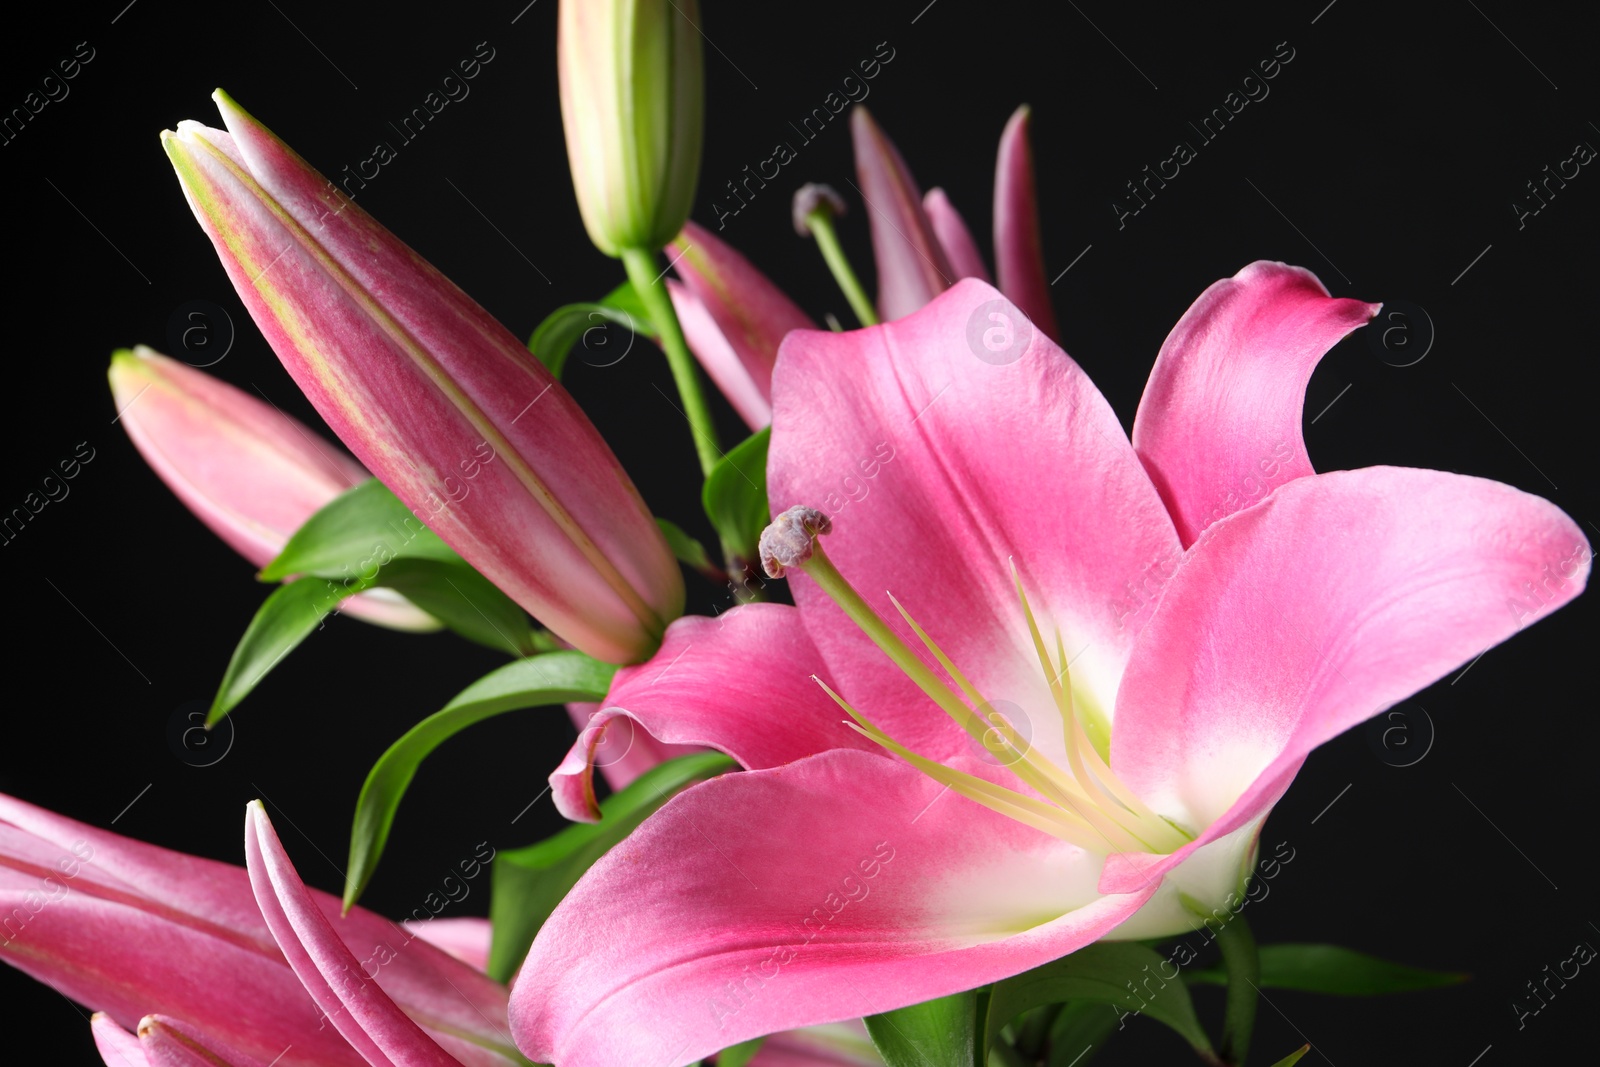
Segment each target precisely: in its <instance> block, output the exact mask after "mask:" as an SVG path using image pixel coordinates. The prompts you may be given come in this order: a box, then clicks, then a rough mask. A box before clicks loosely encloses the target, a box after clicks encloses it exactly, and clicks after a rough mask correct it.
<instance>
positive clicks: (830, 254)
mask: <svg viewBox="0 0 1600 1067" xmlns="http://www.w3.org/2000/svg"><path fill="white" fill-rule="evenodd" d="M806 225H807V226H809V227H810V228H811V236H813V237H815V238H816V239H817V247H818V248H819V249H821V250H822V258H823V261H824V262H826V263H827V264H828V270H830V271H832V272H833V280H834V281H836V282H838V283H839V288H840V289H841V290H843V292H844V298H845V299H846V300H848V301H850V309H851V310H852V311H854V312H855V313H856V318H857V319H858V320H860V322H861V325H863V326H876V325H878V312H877V310H876V309H875V308H874V307H873V306H872V301H871V300H869V299H867V292H866V290H865V289H863V288H861V280H860V279H859V278H857V277H856V272H855V271H854V270H853V269H852V268H851V266H850V260H849V259H847V258H845V254H844V249H843V248H841V247H840V246H839V235H838V234H837V233H835V232H834V229H833V215H832V214H831V213H830V212H829V209H828V208H827V207H826V206H823V207H819V208H817V210H815V211H813V212H812V213H811V214H809V215H807V216H806Z"/></svg>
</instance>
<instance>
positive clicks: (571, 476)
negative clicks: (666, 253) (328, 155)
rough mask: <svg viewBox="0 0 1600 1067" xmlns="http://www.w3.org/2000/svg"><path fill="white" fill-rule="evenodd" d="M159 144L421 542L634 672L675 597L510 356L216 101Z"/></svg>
mask: <svg viewBox="0 0 1600 1067" xmlns="http://www.w3.org/2000/svg"><path fill="white" fill-rule="evenodd" d="M217 101H218V105H219V107H220V108H221V109H222V112H223V117H224V121H225V122H226V123H227V124H228V127H229V130H230V131H231V135H230V134H229V133H223V132H222V131H218V130H210V129H207V128H206V127H203V126H200V125H198V124H196V123H190V122H185V123H180V125H179V130H178V132H177V133H175V134H174V133H169V134H166V135H164V137H163V140H164V142H165V145H166V148H167V152H168V155H169V156H170V157H171V159H172V161H173V165H174V167H175V168H176V170H177V171H178V174H179V177H180V178H181V180H182V182H183V186H184V192H185V195H186V196H188V198H189V201H190V204H191V206H192V207H193V208H194V210H195V215H196V217H197V218H198V219H199V221H200V223H201V225H202V226H203V227H204V228H205V229H206V232H207V233H208V234H209V235H210V236H211V238H212V241H213V243H214V244H215V245H216V247H217V251H218V254H219V255H220V257H221V259H222V261H223V265H224V267H226V269H227V270H228V273H229V276H230V277H231V279H232V280H233V283H234V286H235V288H236V289H237V290H238V292H239V294H240V297H241V298H242V299H243V300H244V302H245V304H246V306H247V307H248V308H249V309H250V313H251V315H252V317H253V318H254V319H255V320H256V323H257V324H258V325H259V326H260V327H261V329H262V331H263V332H264V333H265V334H266V336H267V339H268V341H269V342H270V343H271V344H272V346H273V349H274V351H275V352H276V353H277V354H278V357H279V358H280V359H281V360H282V361H283V363H284V366H285V367H286V368H287V369H288V371H289V373H290V375H291V377H293V378H294V379H295V382H296V384H298V385H299V386H300V388H301V389H302V390H303V391H304V392H305V393H306V396H307V397H308V398H309V399H310V400H311V402H312V404H313V406H315V407H316V409H317V411H318V412H319V413H320V414H321V415H322V416H323V418H324V419H325V420H327V422H328V424H329V426H331V427H332V428H333V430H334V432H335V433H337V434H338V435H339V437H340V438H341V439H342V440H343V441H344V442H345V443H346V444H347V445H349V446H350V448H351V449H352V450H353V451H354V452H355V453H356V455H357V456H358V457H359V458H360V459H361V460H362V462H363V463H365V464H366V466H367V467H368V469H370V470H371V471H373V473H374V474H376V475H377V476H378V477H379V478H381V479H382V480H383V481H384V484H386V485H388V486H389V487H390V488H391V489H393V490H394V491H395V493H396V494H397V495H398V496H399V497H400V498H401V499H402V500H404V501H405V502H406V504H407V505H408V506H409V507H411V508H412V510H413V511H415V512H417V514H418V515H419V517H421V518H422V519H423V521H425V522H426V523H427V524H428V525H429V526H430V527H432V528H433V529H434V530H435V531H436V532H437V533H438V534H439V535H440V536H441V537H443V538H444V539H445V541H446V542H448V543H449V544H450V545H451V546H452V547H453V548H455V549H456V550H457V551H458V552H460V553H461V555H462V556H463V557H465V558H466V560H467V561H468V562H469V563H471V564H473V565H474V566H475V567H477V568H478V569H479V570H480V571H482V572H483V573H484V574H485V575H486V576H487V577H488V578H490V580H492V581H494V582H495V584H497V585H498V586H500V587H501V588H502V589H504V590H505V591H506V592H507V593H508V594H509V595H511V596H512V597H513V598H514V599H516V600H517V601H518V603H520V604H522V605H523V606H524V607H525V608H527V609H528V610H529V611H531V612H532V613H533V614H534V615H535V616H537V617H538V618H539V619H540V621H541V622H544V623H545V624H546V625H547V626H549V627H550V629H551V630H553V631H555V632H556V633H558V634H560V635H561V636H563V637H565V638H567V639H568V640H570V641H571V642H572V643H573V644H575V645H577V646H578V647H580V648H582V649H583V650H584V651H586V652H589V653H590V654H592V655H595V656H597V657H600V658H603V659H608V660H610V661H612V662H627V661H630V660H638V659H642V658H644V657H645V656H646V655H648V654H649V652H650V651H651V650H652V649H653V648H654V647H655V644H656V642H657V640H658V639H659V636H660V631H661V630H662V629H663V628H664V626H665V623H666V621H668V620H670V619H671V618H674V617H676V615H677V614H678V613H679V611H680V610H681V608H682V598H683V583H682V578H681V575H680V574H679V571H678V567H677V563H676V561H675V560H673V559H672V555H671V552H670V551H669V550H668V548H667V545H666V542H665V540H664V539H663V538H662V536H661V533H660V531H659V529H658V528H657V527H656V525H655V522H654V519H653V518H652V517H651V515H650V512H649V509H648V508H646V507H645V505H644V502H643V501H642V500H641V499H640V498H639V495H638V492H637V491H636V490H635V489H634V487H633V485H632V483H631V482H630V481H629V480H628V478H627V475H626V474H625V473H624V472H623V471H622V469H621V467H620V466H619V465H618V463H617V460H616V457H615V456H614V455H612V453H611V450H610V449H609V448H608V447H607V446H606V444H605V442H604V441H603V440H602V439H601V437H600V435H599V432H598V431H597V430H596V429H595V427H594V426H593V425H592V424H591V423H590V422H589V420H588V419H587V418H585V417H584V415H583V413H582V412H581V411H580V410H579V409H578V407H577V404H576V403H575V402H574V401H573V399H572V397H571V396H570V395H569V394H568V393H567V392H566V391H565V390H564V389H562V387H561V386H560V385H559V384H558V383H556V382H555V381H554V379H552V378H551V377H550V375H549V374H548V372H546V371H545V370H544V368H543V367H542V366H541V365H540V364H539V363H538V361H537V360H534V359H533V358H532V357H531V356H530V355H529V354H528V352H527V350H526V349H525V348H524V347H523V346H522V345H521V344H520V343H519V342H518V341H517V339H516V338H515V337H513V336H511V334H510V333H509V332H508V331H507V330H506V329H505V328H504V327H503V326H501V325H500V324H499V323H497V322H495V321H494V319H493V318H492V317H490V315H489V314H488V313H487V312H486V311H484V310H483V308H481V307H479V306H478V305H477V304H475V303H473V302H472V300H471V299H470V298H469V297H467V295H466V294H465V293H463V292H461V290H460V289H458V288H456V286H454V285H453V284H451V283H450V281H449V280H448V279H446V278H445V277H444V276H443V275H441V274H440V273H439V272H438V271H437V270H435V269H434V268H433V267H432V266H430V265H429V264H428V263H426V262H425V261H424V260H423V259H422V258H421V257H420V256H418V255H417V254H416V253H415V252H414V251H412V250H411V249H410V248H408V247H407V246H406V245H405V244H403V243H402V242H401V241H400V240H399V239H398V238H396V237H395V236H394V235H393V234H391V233H389V232H388V231H387V230H385V229H384V228H383V227H382V226H380V225H379V224H378V223H377V222H376V221H374V220H373V219H372V218H371V217H370V216H368V215H367V214H366V212H364V211H363V210H362V209H361V208H359V207H357V206H356V205H354V204H353V203H351V202H350V201H349V200H348V199H347V198H345V197H344V196H343V194H342V193H341V192H340V191H339V190H338V189H337V187H335V186H334V185H333V183H331V182H328V181H326V180H325V179H324V178H323V177H322V176H321V175H319V174H318V173H317V172H316V171H315V170H313V169H312V168H311V167H310V166H309V165H307V164H306V162H305V161H304V160H302V159H301V158H300V157H299V156H297V155H295V154H294V152H293V151H292V150H291V149H289V148H288V146H287V145H285V144H284V143H283V142H282V141H279V140H278V139H277V138H276V137H274V136H273V135H272V134H271V133H270V132H269V131H268V130H266V129H265V128H264V127H262V126H261V125H260V124H259V123H257V122H255V120H254V119H252V118H251V117H250V116H249V115H247V114H245V113H244V112H243V111H242V110H241V109H239V107H238V106H237V105H236V104H234V103H233V102H232V101H231V100H228V99H227V97H225V96H223V95H222V94H220V93H219V94H217Z"/></svg>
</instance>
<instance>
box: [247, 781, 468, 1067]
mask: <svg viewBox="0 0 1600 1067" xmlns="http://www.w3.org/2000/svg"><path fill="white" fill-rule="evenodd" d="M244 847H245V864H246V867H247V868H248V869H249V872H250V882H251V885H252V886H253V887H254V888H255V894H256V902H257V903H258V904H259V905H260V906H261V914H262V916H263V917H264V918H265V919H266V921H267V926H268V927H270V928H271V930H272V935H273V937H274V938H276V939H277V942H278V947H279V948H280V949H282V950H283V954H284V956H285V957H286V958H287V959H288V961H289V966H290V967H292V968H294V972H295V974H296V975H298V976H299V978H300V981H301V982H303V983H304V984H305V988H306V992H308V993H310V994H311V998H312V999H313V1000H314V1001H316V1002H317V1006H318V1007H319V1008H321V1010H322V1011H323V1012H324V1013H325V1014H326V1015H327V1016H328V1017H329V1018H330V1019H332V1020H333V1024H334V1026H335V1027H337V1028H338V1030H339V1033H340V1034H342V1035H344V1039H345V1040H346V1041H348V1042H350V1045H351V1047H353V1048H354V1049H355V1050H356V1051H357V1052H359V1053H360V1054H361V1056H362V1057H363V1058H364V1059H365V1060H366V1061H367V1062H368V1063H369V1064H372V1067H455V1065H457V1061H456V1060H455V1059H453V1058H452V1057H451V1056H450V1055H449V1054H448V1053H446V1052H445V1051H444V1049H442V1048H440V1047H439V1046H438V1045H437V1044H436V1043H435V1042H434V1041H433V1039H432V1038H430V1037H429V1036H428V1035H427V1034H426V1033H424V1032H423V1030H422V1028H421V1027H420V1026H418V1025H417V1024H416V1023H415V1022H413V1021H412V1020H411V1019H410V1018H409V1017H408V1016H407V1015H406V1014H405V1012H403V1011H401V1010H400V1009H399V1008H398V1007H396V1006H395V1003H394V1001H392V1000H390V999H389V997H388V995H387V994H385V993H384V992H383V990H382V989H380V988H379V987H378V984H377V983H376V982H375V981H373V979H372V977H371V976H370V975H369V974H368V973H367V972H366V970H365V969H364V968H363V966H362V964H361V963H360V962H358V961H357V959H356V957H355V955H354V954H353V953H352V952H351V951H350V949H349V948H348V947H347V946H346V945H345V943H344V942H343V941H341V940H340V939H339V935H338V934H336V933H334V930H333V924H332V923H330V922H329V921H328V917H327V916H326V915H324V914H323V913H322V910H321V909H320V908H318V907H317V906H316V903H315V902H314V901H313V900H312V899H311V894H310V893H309V892H307V891H306V887H305V883H303V882H301V881H300V876H299V874H297V873H296V872H295V869H294V865H293V864H292V863H290V861H289V857H288V854H287V853H285V852H284V851H283V845H282V844H280V843H279V841H278V835H277V833H276V832H275V831H274V830H273V828H272V823H271V822H270V821H269V820H268V819H267V813H266V809H265V808H263V807H262V806H261V804H260V802H259V801H256V802H254V803H252V804H251V805H250V807H249V809H248V812H247V815H246V818H245V835H244Z"/></svg>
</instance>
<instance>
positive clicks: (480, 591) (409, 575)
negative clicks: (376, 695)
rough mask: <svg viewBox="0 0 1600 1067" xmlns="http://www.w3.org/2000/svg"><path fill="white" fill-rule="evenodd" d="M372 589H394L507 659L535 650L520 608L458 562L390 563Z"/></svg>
mask: <svg viewBox="0 0 1600 1067" xmlns="http://www.w3.org/2000/svg"><path fill="white" fill-rule="evenodd" d="M371 584H372V585H377V586H384V587H387V588H389V589H393V590H394V591H395V592H397V593H399V594H400V595H401V596H403V597H405V598H406V599H407V600H409V601H411V602H412V603H413V604H415V605H416V606H417V607H419V608H421V609H422V610H423V611H426V612H427V613H428V614H429V615H432V616H433V617H434V618H436V619H438V620H439V621H440V622H442V623H444V624H445V625H446V626H448V627H449V628H450V629H452V630H454V631H455V632H456V633H458V634H460V635H461V636H462V637H465V638H466V639H467V640H469V641H476V642H477V643H478V644H480V645H486V646H487V647H489V648H492V649H494V650H496V651H497V652H505V653H508V654H510V655H512V656H530V655H532V654H533V653H534V651H535V650H536V647H537V646H536V643H535V640H534V637H533V631H532V628H531V627H530V626H529V625H528V616H527V615H526V614H525V613H524V612H523V610H522V608H521V607H520V606H518V604H517V602H516V601H515V600H512V599H511V598H510V597H508V596H506V595H505V594H504V593H502V592H501V591H500V589H499V587H497V586H496V585H495V584H494V583H493V582H491V581H489V579H487V578H485V577H484V576H483V575H481V574H479V573H478V572H477V571H476V570H474V569H473V568H472V567H471V565H470V564H468V563H467V562H466V561H465V560H463V559H460V558H456V559H453V560H438V559H405V558H401V559H396V560H391V561H390V562H389V563H387V564H385V565H384V567H383V568H382V569H381V570H380V571H379V572H378V574H377V577H376V578H375V579H374V580H373V581H372V583H371Z"/></svg>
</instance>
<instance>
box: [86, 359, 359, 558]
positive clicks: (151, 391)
mask: <svg viewBox="0 0 1600 1067" xmlns="http://www.w3.org/2000/svg"><path fill="white" fill-rule="evenodd" d="M110 378H111V388H112V395H113V397H114V399H115V401H116V405H117V410H118V411H119V412H120V416H119V418H118V421H119V422H120V423H121V424H122V427H123V429H125V430H127V431H128V436H129V437H130V438H132V439H133V443H134V445H135V446H136V447H137V448H138V449H139V452H140V454H141V455H143V456H144V458H145V461H146V462H147V463H149V464H150V467H151V469H152V470H154V471H155V472H156V473H157V474H158V475H160V476H161V480H162V481H164V482H166V483H167V486H168V487H169V488H170V489H171V490H172V491H173V492H174V493H175V494H177V496H178V499H180V500H182V501H183V502H184V504H185V505H187V506H188V508H189V510H190V511H192V512H194V514H195V516H196V517H197V518H198V519H200V521H201V522H203V523H205V524H206V525H207V526H209V527H210V528H211V530H212V532H213V533H215V534H216V535H217V536H218V537H220V538H222V539H223V540H224V541H226V542H227V543H228V545H229V546H230V547H232V548H233V550H234V551H236V552H238V553H239V554H240V555H241V556H243V557H244V558H245V559H247V560H249V561H250V562H251V563H253V564H255V565H256V566H257V567H262V566H265V565H266V564H267V563H268V562H270V561H271V560H272V559H273V558H274V557H275V556H277V554H278V553H279V552H281V551H282V550H283V546H284V543H285V542H287V541H288V540H289V535H290V534H292V533H294V532H295V531H296V530H298V529H299V528H300V525H301V523H303V522H305V521H306V519H308V518H310V517H311V514H312V512H314V511H316V510H317V509H318V508H320V507H322V506H323V505H324V504H326V503H327V502H328V501H330V500H332V499H333V498H334V497H336V496H338V495H339V494H340V493H342V492H343V491H344V490H346V489H349V488H350V487H351V486H353V485H356V484H358V483H360V482H364V481H366V480H367V478H369V477H370V475H368V474H367V472H366V471H365V470H364V469H362V467H361V464H359V463H357V462H356V461H355V460H353V459H351V458H350V457H349V456H347V455H346V454H345V452H344V450H343V449H341V448H339V447H338V446H336V445H332V444H329V443H328V442H327V441H325V440H323V439H322V438H321V437H320V436H318V435H317V434H316V433H314V432H313V431H312V430H310V429H309V428H307V427H306V426H305V425H304V424H303V423H301V422H300V421H299V420H298V419H294V418H292V417H290V416H288V415H285V414H284V413H283V412H281V411H279V410H277V409H276V408H274V407H272V406H271V405H270V404H268V403H266V402H265V401H262V400H258V399H256V398H255V397H253V396H251V395H250V394H249V393H246V392H244V391H243V390H241V389H237V388H235V387H234V386H231V385H229V384H228V383H227V382H224V381H222V380H221V379H218V378H213V377H212V376H211V375H209V374H206V373H205V372H204V371H199V370H196V369H194V368H193V367H190V366H188V365H187V364H184V363H181V362H179V361H178V360H175V359H169V358H168V357H166V356H163V355H161V354H160V353H159V352H156V351H154V350H152V349H149V348H143V347H140V348H137V349H134V350H133V352H132V353H119V354H118V355H117V357H116V358H115V359H114V360H113V361H112V364H111V372H110Z"/></svg>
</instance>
